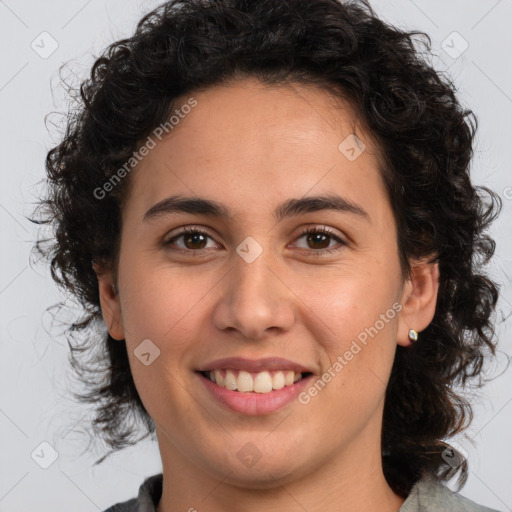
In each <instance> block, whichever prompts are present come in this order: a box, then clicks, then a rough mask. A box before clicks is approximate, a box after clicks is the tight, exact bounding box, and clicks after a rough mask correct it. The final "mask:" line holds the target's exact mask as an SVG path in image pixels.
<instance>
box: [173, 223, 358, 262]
mask: <svg viewBox="0 0 512 512" xmlns="http://www.w3.org/2000/svg"><path fill="white" fill-rule="evenodd" d="M191 233H193V234H200V235H205V236H207V237H209V238H211V239H212V240H213V237H212V235H211V234H210V233H208V232H207V231H205V230H203V229H201V228H194V227H185V228H183V230H182V231H180V232H179V233H178V234H177V235H175V236H173V237H172V238H170V239H169V240H167V241H166V242H164V246H166V247H167V246H170V245H171V244H172V243H173V242H175V241H176V240H177V239H178V238H180V237H182V236H184V235H186V234H191ZM318 233H322V234H324V235H328V236H329V237H330V238H332V239H334V240H335V241H337V242H338V243H339V244H340V245H341V246H342V247H344V246H347V245H348V243H347V242H345V240H343V239H342V238H340V237H339V236H338V235H336V234H335V233H334V232H332V231H331V230H330V229H328V228H326V227H323V226H320V227H309V228H306V229H304V230H303V231H302V232H301V233H300V235H299V236H298V237H297V238H296V240H298V239H299V238H302V237H303V236H304V235H309V234H318ZM342 247H334V248H331V249H316V250H315V249H312V250H311V252H312V255H313V256H315V257H317V256H322V255H324V254H330V253H333V252H337V251H339V250H341V248H342ZM173 250H174V251H177V252H181V253H187V254H189V255H190V254H193V255H197V256H200V255H201V254H203V252H204V251H208V249H197V250H194V249H173Z"/></svg>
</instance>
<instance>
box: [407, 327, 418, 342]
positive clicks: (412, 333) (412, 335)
mask: <svg viewBox="0 0 512 512" xmlns="http://www.w3.org/2000/svg"><path fill="white" fill-rule="evenodd" d="M409 339H410V340H411V341H412V342H415V341H418V332H417V331H415V330H414V329H411V330H410V331H409Z"/></svg>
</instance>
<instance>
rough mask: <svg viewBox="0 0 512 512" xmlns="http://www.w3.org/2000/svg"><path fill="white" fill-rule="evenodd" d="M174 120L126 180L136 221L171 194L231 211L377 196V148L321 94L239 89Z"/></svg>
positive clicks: (214, 92)
mask: <svg viewBox="0 0 512 512" xmlns="http://www.w3.org/2000/svg"><path fill="white" fill-rule="evenodd" d="M183 105H194V106H193V107H192V108H188V107H187V108H184V107H183ZM173 115H174V118H173V119H172V121H173V123H171V125H169V124H168V125H167V130H168V131H169V133H167V134H165V132H164V136H162V137H161V140H159V139H158V137H155V136H154V135H153V139H155V142H156V144H155V146H154V148H153V149H151V150H150V151H149V152H148V154H147V155H146V156H145V157H144V158H143V159H142V161H141V162H140V163H139V164H138V165H137V166H136V168H135V169H134V170H133V171H132V175H131V177H130V179H131V180H133V183H132V186H131V187H130V188H131V197H130V198H129V201H128V203H131V207H132V208H133V207H135V208H136V209H137V211H138V212H139V216H140V212H141V211H142V210H143V209H144V208H145V209H144V212H145V211H146V210H147V209H148V208H149V207H151V206H152V205H154V204H155V203H156V202H158V201H159V200H161V199H163V198H164V197H166V196H167V195H171V194H176V193H180V194H184V195H187V196H194V195H197V196H202V197H204V196H209V197H211V198H212V199H216V200H218V201H220V202H224V203H225V202H226V201H227V202H229V203H230V204H231V205H232V206H233V208H232V209H233V210H234V211H236V210H237V207H238V208H239V209H240V210H243V209H246V207H247V206H248V202H247V201H248V200H249V201H253V202H254V201H257V202H258V204H259V205H260V207H261V208H263V207H264V206H265V205H268V206H269V207H270V205H271V204H272V205H273V204H275V202H276V201H277V200H279V201H280V202H281V201H282V199H283V198H284V196H289V197H292V196H293V197H300V196H304V195H305V194H307V193H308V191H311V192H315V193H319V194H320V193H335V192H341V191H343V192H346V193H347V192H348V193H349V194H351V195H352V197H353V199H354V201H357V200H359V201H361V200H363V199H364V196H367V198H368V196H369V195H371V194H372V193H373V194H374V195H375V194H377V195H378V194H379V193H380V194H381V195H382V193H383V182H382V178H381V175H380V171H379V160H378V158H379V155H378V153H377V151H376V149H375V147H376V146H375V144H374V143H373V142H372V140H371V139H370V137H368V136H367V135H366V133H365V131H364V130H363V129H362V127H361V125H360V124H359V123H358V120H357V116H356V114H355V112H354V110H353V109H352V108H351V106H350V105H349V104H348V103H347V102H344V101H342V100H340V99H339V98H336V97H334V96H333V95H332V94H330V93H328V92H327V91H325V90H323V89H320V88H318V87H315V86H311V85H298V84H287V85H279V86H268V85H263V84H261V83H260V82H258V81H256V80H252V79H249V80H243V81H239V82H235V83H233V84H231V85H229V86H215V87H211V88H209V89H206V90H203V91H198V92H196V93H190V94H188V95H184V96H182V97H181V98H178V100H177V101H175V108H174V111H173ZM160 131H162V130H160ZM157 133H159V132H157ZM272 209H273V207H272Z"/></svg>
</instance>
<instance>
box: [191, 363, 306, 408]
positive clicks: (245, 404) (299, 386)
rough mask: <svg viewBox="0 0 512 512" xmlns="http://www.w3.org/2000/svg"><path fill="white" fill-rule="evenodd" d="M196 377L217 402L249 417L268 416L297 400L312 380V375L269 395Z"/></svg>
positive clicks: (202, 376)
mask: <svg viewBox="0 0 512 512" xmlns="http://www.w3.org/2000/svg"><path fill="white" fill-rule="evenodd" d="M197 375H199V378H200V379H201V381H202V382H203V384H204V385H205V386H206V388H207V389H208V390H209V391H210V392H211V393H212V395H213V396H214V397H215V398H216V399H217V400H218V401H219V402H221V403H222V404H224V405H226V406H227V407H229V408H230V409H231V410H233V411H236V412H241V413H243V414H247V415H250V416H258V415H260V414H270V413H273V412H275V411H277V410H279V409H281V408H282V407H284V406H285V405H287V404H289V403H290V402H292V401H293V400H295V399H297V396H298V395H299V394H300V392H301V391H302V390H303V388H304V387H306V386H307V384H308V382H309V381H310V380H311V379H312V378H313V375H309V376H308V377H305V378H304V379H301V380H299V381H298V382H296V383H295V384H292V385H291V386H285V387H284V388H282V389H277V390H274V391H271V392H270V393H243V392H240V391H231V390H229V389H226V388H224V387H222V386H218V385H217V384H215V383H214V382H212V381H211V380H210V379H208V378H207V377H205V376H204V375H203V374H202V373H199V372H197Z"/></svg>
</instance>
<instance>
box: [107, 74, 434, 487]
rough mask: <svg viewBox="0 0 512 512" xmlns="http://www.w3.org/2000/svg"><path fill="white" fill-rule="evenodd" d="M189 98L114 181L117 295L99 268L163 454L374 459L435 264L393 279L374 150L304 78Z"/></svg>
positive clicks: (265, 480)
mask: <svg viewBox="0 0 512 512" xmlns="http://www.w3.org/2000/svg"><path fill="white" fill-rule="evenodd" d="M190 97H193V98H194V100H195V103H194V102H193V101H189V105H194V106H193V107H191V108H190V109H189V108H186V109H183V110H181V111H180V113H181V117H179V122H178V123H177V124H175V125H174V127H173V129H172V130H170V132H169V134H168V135H166V136H165V137H163V138H162V140H161V141H158V139H157V138H156V137H153V139H155V141H157V144H156V146H155V147H153V148H152V149H150V150H149V151H148V154H147V155H146V156H145V157H144V158H143V160H142V161H141V162H140V163H139V164H138V165H137V167H136V169H134V170H133V171H132V173H131V175H130V177H129V179H130V180H132V182H131V188H130V194H129V197H128V198H127V201H126V204H125V206H124V209H123V212H122V221H123V227H122V233H121V248H120V259H119V269H118V283H117V284H118V291H119V294H118V295H113V294H111V292H109V290H110V287H109V286H110V285H111V282H112V279H113V276H111V275H109V274H108V273H104V274H102V275H101V276H99V279H100V292H101V300H102V308H103V314H104V317H105V320H106V323H107V325H108V326H109V327H110V332H111V334H112V335H113V336H114V337H116V338H118V339H121V340H122V339H123V338H124V339H125V342H126V345H127V349H128V354H129V358H130V367H131V371H132V373H133V377H134V381H135V384H136V386H137V389H138V392H139V394H140V397H141V399H142V401H143V403H144V405H145V407H146V409H147V411H148V412H149V414H150V415H151V417H152V418H153V419H154V421H155V423H156V424H157V434H158V440H159V446H160V450H161V454H162V459H163V463H164V466H165V465H166V464H168V465H171V464H180V465H181V466H182V467H183V468H195V471H196V472H198V471H199V472H201V473H202V474H204V475H208V476H209V477H212V478H218V479H224V481H230V482H233V483H235V484H238V485H244V486H257V487H259V488H264V487H266V486H267V487H271V486H273V485H274V483H275V482H276V481H279V482H286V481H288V480H292V479H296V478H299V477H301V476H304V475H308V474H314V473H315V472H320V471H323V468H329V467H333V465H337V466H338V467H342V465H341V461H344V460H351V461H352V462H354V461H355V460H356V459H357V458H358V460H360V461H365V462H364V464H366V463H368V465H370V464H380V444H379V443H380V432H381V427H382V410H383V400H384V394H385V388H386V384H387V381H388V378H389V374H390V371H391V367H392V363H393V358H394V354H395V350H396V347H397V344H401V345H408V344H409V343H410V342H409V340H408V336H407V333H408V331H409V329H410V328H414V329H416V330H421V329H422V328H424V327H426V325H428V323H429V322H430V320H431V318H432V315H433V312H434V307H435V306H434V305H435V293H436V291H437V289H436V286H435V283H436V275H435V267H428V266H421V265H418V266H417V267H415V268H416V269H417V270H416V271H415V274H414V276H415V277H414V278H413V279H411V280H403V279H402V274H401V269H400V265H399V256H398V248H397V242H396V228H395V220H394V218H393V214H392V210H391V205H390V203H389V199H388V197H387V195H386V190H385V186H384V182H383V180H382V178H381V175H380V172H379V163H378V153H377V150H376V148H375V145H374V144H373V143H372V141H371V139H370V137H369V136H367V135H365V133H364V131H362V129H361V127H360V126H359V125H357V121H356V117H355V115H354V112H353V111H352V110H351V109H350V108H349V106H348V105H347V104H344V103H343V102H342V101H341V100H335V99H334V98H333V97H332V96H331V95H329V94H328V93H327V92H325V91H323V90H321V89H317V88H315V87H312V86H306V85H293V86H292V85H283V86H272V87H268V86H263V85H262V84H260V83H259V82H257V81H255V80H244V81H239V82H235V83H233V85H231V86H229V87H228V86H218V87H213V88H210V89H207V90H205V91H204V92H198V93H196V94H190V95H189V96H186V97H183V98H182V99H180V101H178V103H177V104H178V107H177V108H178V109H179V106H180V105H184V104H186V103H187V101H188V100H189V98H190ZM185 111H186V112H188V114H186V115H184V114H183V112H185ZM354 133H356V135H357V137H358V138H359V140H360V141H362V143H363V144H364V150H363V146H362V145H359V146H358V145H357V143H356V141H355V139H354V138H353V134H354ZM342 141H345V142H344V143H343V144H342V145H341V146H340V143H342ZM150 145H153V144H150ZM126 179H128V178H126ZM177 196H179V199H180V200H181V201H182V203H181V206H180V204H179V203H177V202H176V201H174V202H172V201H167V202H166V199H168V198H170V197H174V198H175V199H176V197H177ZM326 197H328V198H330V202H329V201H327V200H326V199H325V198H326ZM313 198H317V199H316V200H313ZM322 198H323V199H322ZM186 200H194V201H195V203H194V202H184V201H186ZM198 200H206V201H210V202H214V203H213V205H212V204H210V203H201V202H198ZM155 205H158V206H155ZM214 207H217V208H214ZM185 229H186V230H187V231H186V232H184V230H185ZM306 231H309V233H308V232H306ZM145 340H146V341H145ZM148 340H149V341H148ZM120 343H122V341H120ZM141 344H142V345H141ZM141 353H145V354H146V355H144V356H142V357H141ZM141 360H142V361H141ZM214 370H217V372H215V371H214ZM210 371H211V372H212V373H211V374H210ZM209 377H210V378H209ZM212 379H214V380H215V379H216V381H215V382H213V381H212ZM298 379H300V380H298ZM293 381H296V382H293ZM235 386H236V387H237V389H236V390H235V389H233V388H234V387H235ZM245 386H246V387H245ZM251 386H253V391H247V389H250V388H251ZM254 387H255V388H256V391H254ZM273 388H279V389H273ZM271 389H273V390H271ZM370 467H373V466H370ZM198 468H200V470H198ZM196 474H197V473H196ZM226 475H227V476H226Z"/></svg>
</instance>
